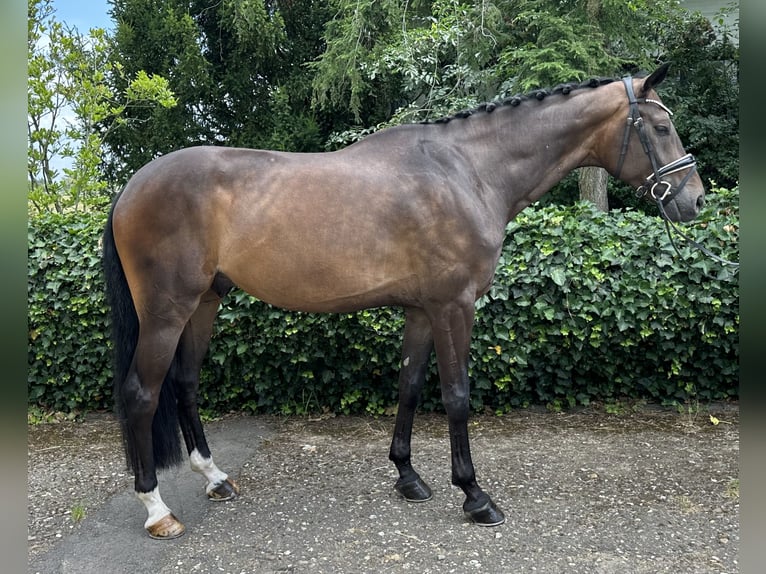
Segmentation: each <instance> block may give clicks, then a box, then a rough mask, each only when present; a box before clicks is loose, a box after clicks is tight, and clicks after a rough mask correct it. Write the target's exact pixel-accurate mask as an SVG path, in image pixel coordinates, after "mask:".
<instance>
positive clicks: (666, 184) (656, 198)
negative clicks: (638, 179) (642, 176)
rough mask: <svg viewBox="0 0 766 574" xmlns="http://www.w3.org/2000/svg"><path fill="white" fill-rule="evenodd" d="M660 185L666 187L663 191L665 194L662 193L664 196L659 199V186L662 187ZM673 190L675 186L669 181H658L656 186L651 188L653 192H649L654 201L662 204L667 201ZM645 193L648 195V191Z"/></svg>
mask: <svg viewBox="0 0 766 574" xmlns="http://www.w3.org/2000/svg"><path fill="white" fill-rule="evenodd" d="M660 185H664V186H665V190H664V191H663V193H662V195H661V196H659V197H657V192H656V190H657V186H660ZM642 187H643V186H642ZM671 189H673V186H672V184H671V183H670V182H669V181H658V182H657V183H655V184H654V185H652V188H651V190H650V191H649V194H650V195H651V196H652V198H653V199H654V201H659V202H662V201H664V200H665V198H666V197H667V196H668V195H670V190H671ZM644 193H646V191H644ZM642 195H643V194H642Z"/></svg>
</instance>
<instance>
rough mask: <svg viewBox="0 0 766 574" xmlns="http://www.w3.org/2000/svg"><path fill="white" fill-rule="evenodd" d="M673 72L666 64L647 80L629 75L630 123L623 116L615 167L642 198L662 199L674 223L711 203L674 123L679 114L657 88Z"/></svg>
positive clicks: (626, 88) (614, 171) (626, 87)
mask: <svg viewBox="0 0 766 574" xmlns="http://www.w3.org/2000/svg"><path fill="white" fill-rule="evenodd" d="M667 71H668V64H663V65H662V66H660V67H659V68H658V69H657V70H656V71H655V72H654V73H652V74H651V75H650V76H648V77H647V78H630V77H627V78H624V79H623V85H624V93H625V95H626V97H625V103H626V104H627V106H626V108H627V109H626V108H622V107H621V110H625V112H627V113H626V114H625V116H622V117H623V118H624V117H627V123H625V120H624V119H623V120H622V126H623V127H622V128H621V129H619V131H620V135H619V156H618V157H617V158H616V159H617V161H616V164H612V165H616V167H614V169H610V171H611V172H612V175H614V176H615V177H617V178H619V179H621V180H623V181H624V182H626V183H629V184H630V185H633V186H635V187H636V188H637V194H638V195H639V196H645V197H647V198H648V199H650V200H652V201H656V202H657V204H658V206H659V207H660V210H661V211H662V212H663V215H665V216H667V217H668V218H669V219H671V220H672V221H690V220H692V219H694V218H695V217H696V216H697V214H698V213H699V210H700V208H701V207H702V205H703V204H704V202H705V189H704V187H703V185H702V180H701V179H700V177H699V175H698V174H697V168H696V161H695V159H694V156H692V155H691V154H687V153H686V151H685V150H684V147H683V145H682V144H681V140H680V139H679V137H678V133H677V132H676V129H675V127H674V126H673V122H672V120H671V118H672V115H673V113H672V112H671V111H670V110H669V109H668V108H667V107H666V106H665V105H664V104H663V103H662V101H661V100H660V98H659V96H658V95H657V93H656V92H655V90H654V89H655V87H656V86H658V85H659V84H660V83H661V82H662V80H664V79H665V75H666V74H667ZM613 153H614V152H613ZM610 167H611V166H610Z"/></svg>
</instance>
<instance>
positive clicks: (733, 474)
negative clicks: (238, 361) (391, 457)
mask: <svg viewBox="0 0 766 574" xmlns="http://www.w3.org/2000/svg"><path fill="white" fill-rule="evenodd" d="M711 415H713V416H714V417H715V418H716V419H717V420H718V421H720V422H719V423H718V424H713V422H711V418H710V416H711ZM392 428H393V419H392V418H389V417H381V418H370V417H325V418H320V419H312V418H299V417H295V418H290V417H288V418H281V417H279V418H278V417H260V416H255V417H254V416H244V415H232V416H227V417H225V418H223V419H221V420H218V421H213V422H211V423H208V424H207V425H206V429H207V432H208V438H209V442H210V443H211V447H212V448H213V452H214V457H215V459H216V461H217V462H218V464H219V466H221V468H222V469H224V470H225V471H227V472H229V473H230V474H231V475H232V476H233V477H234V478H235V479H236V480H237V481H238V482H239V485H240V487H241V489H242V494H241V496H240V497H239V498H238V499H236V500H234V501H230V502H226V503H211V502H209V501H207V500H206V498H205V495H204V480H203V479H201V478H200V477H199V476H197V475H195V474H194V473H192V472H191V471H190V470H189V469H188V465H184V466H183V467H181V468H179V469H173V470H169V471H165V472H164V473H162V475H161V476H160V484H161V489H162V493H163V497H164V499H165V501H166V502H167V503H168V505H169V506H171V508H172V509H173V511H174V512H175V513H176V515H177V516H178V517H179V518H180V519H181V520H182V521H184V523H185V524H186V526H187V529H188V530H187V533H186V534H185V535H184V536H183V537H181V538H179V539H177V540H175V541H162V542H159V541H153V540H150V539H149V538H148V537H147V536H146V535H145V533H144V531H143V521H144V519H145V512H144V510H143V506H142V505H141V504H140V503H139V502H138V501H137V500H136V499H135V497H134V495H133V493H132V482H133V478H132V475H131V474H129V473H128V472H127V471H126V470H125V466H124V458H123V454H122V451H121V441H120V437H119V431H118V428H117V425H116V423H115V421H114V419H113V418H112V417H111V416H109V415H91V416H88V417H87V418H86V419H85V420H84V421H83V422H60V423H55V424H45V425H35V426H30V427H29V429H28V430H29V432H28V452H29V456H28V488H29V490H28V493H29V494H28V554H29V572H31V573H36V572H40V573H41V574H51V573H58V572H62V573H64V572H67V573H68V572H72V573H74V572H76V573H78V574H88V573H91V572H93V573H95V572H99V573H101V572H111V573H115V574H119V573H121V572H126V573H127V572H131V573H142V572H147V573H149V572H152V573H161V574H169V573H175V572H211V573H212V572H230V573H233V574H238V573H241V572H242V573H272V572H274V573H276V572H312V573H360V572H375V573H381V572H417V573H419V574H421V573H422V574H426V573H432V572H433V573H436V572H439V573H445V572H498V573H501V572H502V573H506V572H513V573H526V572H529V573H533V572H534V573H556V574H561V573H563V572H573V573H574V572H577V573H582V572H588V573H593V574H599V573H604V574H606V573H620V574H643V573H646V574H649V573H651V574H658V573H668V574H670V573H672V574H683V573H690V574H691V573H693V574H707V573H710V574H721V573H726V574H732V573H734V572H738V571H739V569H738V563H737V555H738V547H739V478H738V477H739V468H738V456H739V411H738V408H737V407H736V406H733V405H713V406H709V407H702V408H701V409H699V410H697V411H695V412H693V413H683V414H679V413H677V412H675V411H669V410H664V409H658V408H649V407H645V408H642V409H639V410H637V411H631V412H628V413H624V414H619V415H610V414H606V413H604V412H603V411H599V410H596V409H584V410H578V411H576V412H568V413H559V414H556V413H550V412H546V411H542V410H525V411H517V412H514V413H511V414H509V415H505V416H502V417H495V416H474V417H472V419H471V422H470V429H471V438H472V452H473V455H474V463H475V465H476V468H477V476H478V479H479V483H480V484H481V485H482V486H483V487H484V488H485V490H487V491H488V492H489V493H490V494H491V495H492V496H493V499H494V500H495V502H496V503H497V504H498V505H499V506H500V507H501V508H502V509H503V511H504V512H505V514H506V516H507V518H508V520H507V522H506V523H505V524H504V525H502V526H500V527H496V528H481V527H478V526H475V525H473V524H470V523H468V522H466V521H465V519H464V518H463V516H462V511H461V504H462V501H463V496H462V492H460V491H459V490H458V489H456V488H454V487H452V486H451V485H450V484H449V477H450V462H449V440H448V438H447V429H446V419H445V417H444V416H441V415H422V416H419V417H418V418H417V419H416V422H415V431H414V437H413V462H414V464H415V466H416V468H417V469H418V471H419V472H420V474H421V476H422V477H423V478H424V480H426V481H427V482H428V483H429V484H430V486H431V487H432V489H433V491H434V499H433V500H431V501H430V502H427V503H424V504H407V503H406V502H404V501H402V500H401V499H399V498H398V496H397V495H396V493H395V492H394V491H393V489H392V486H393V483H394V481H395V479H396V471H395V469H394V467H393V465H392V464H391V463H389V461H388V460H387V454H388V446H389V441H390V432H391V430H392Z"/></svg>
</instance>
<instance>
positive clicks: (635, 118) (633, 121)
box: [616, 76, 739, 268]
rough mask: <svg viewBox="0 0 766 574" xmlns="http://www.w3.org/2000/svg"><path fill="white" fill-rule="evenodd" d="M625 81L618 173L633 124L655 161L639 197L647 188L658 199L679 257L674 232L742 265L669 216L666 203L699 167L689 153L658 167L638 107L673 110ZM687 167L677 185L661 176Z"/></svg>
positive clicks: (702, 248) (710, 254) (704, 249)
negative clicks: (625, 114) (627, 108)
mask: <svg viewBox="0 0 766 574" xmlns="http://www.w3.org/2000/svg"><path fill="white" fill-rule="evenodd" d="M622 83H623V84H624V85H625V91H626V92H627V94H628V103H629V105H630V111H629V112H628V119H627V123H626V126H625V134H624V135H623V138H622V147H621V148H620V159H619V162H618V163H617V174H616V177H619V175H620V172H621V171H622V166H623V163H624V162H625V156H626V155H627V153H628V143H629V141H630V130H631V128H634V129H635V130H636V132H637V133H638V139H639V141H640V142H641V147H642V148H643V149H644V153H646V155H647V156H648V157H649V161H650V162H651V164H652V172H653V173H651V174H650V175H649V176H648V177H647V178H646V179H645V180H644V183H643V185H641V186H640V187H639V188H638V189H637V190H636V197H643V196H645V195H646V194H647V192H648V193H649V195H650V196H651V198H652V199H653V200H654V201H655V203H657V208H658V209H659V211H660V216H661V217H662V219H663V221H664V222H665V229H666V231H667V233H668V239H669V240H670V244H671V245H672V246H673V249H675V251H676V253H678V255H679V257H683V256H682V255H681V252H680V251H679V249H678V247H677V246H676V243H675V241H673V234H672V232H675V233H676V234H678V235H679V236H680V237H681V238H683V240H684V241H686V243H687V244H689V245H691V246H692V247H694V248H696V249H699V250H700V251H701V252H702V253H704V254H705V255H707V256H708V257H710V258H711V259H713V260H715V261H718V262H719V263H721V264H723V265H732V266H736V267H737V268H739V262H736V261H729V260H727V259H723V258H722V257H719V256H718V255H716V254H715V253H713V252H712V251H710V250H709V249H707V248H706V247H705V246H704V245H702V244H701V243H699V242H697V241H695V240H694V239H692V238H691V237H690V236H689V235H688V234H687V233H684V232H683V231H682V230H681V228H679V227H678V225H676V224H675V223H674V222H673V221H671V219H670V217H668V214H667V213H666V212H665V205H667V204H668V203H669V202H670V201H671V200H672V199H673V198H674V197H675V196H676V195H678V194H679V193H680V192H681V190H682V189H683V187H684V186H685V185H686V182H688V181H689V178H691V176H692V175H693V174H694V173H695V172H696V171H697V160H696V159H695V158H694V156H693V155H692V154H690V153H687V154H686V155H685V156H683V157H681V158H679V159H677V160H675V161H671V162H670V163H667V164H665V165H663V166H661V167H658V161H657V156H656V155H655V153H654V148H653V147H652V143H651V141H650V140H649V136H648V135H647V134H646V129H645V126H644V120H643V118H642V117H641V113H640V111H639V109H638V104H654V105H656V106H659V107H660V108H662V109H663V110H665V111H666V112H667V113H668V115H670V116H672V115H673V112H671V111H670V110H669V109H668V108H667V107H666V106H665V105H664V104H662V102H659V101H657V100H652V99H649V98H636V95H635V92H634V91H633V81H632V79H631V77H630V76H626V77H624V78H623V79H622ZM684 169H688V170H689V172H688V173H687V174H686V176H684V178H683V179H682V180H681V183H680V184H679V185H678V186H677V187H675V188H674V187H673V184H671V183H670V182H669V181H664V180H663V179H662V178H663V177H664V176H667V175H670V174H671V173H676V172H679V171H682V170H684ZM663 187H664V189H663Z"/></svg>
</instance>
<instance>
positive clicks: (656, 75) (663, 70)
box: [639, 62, 670, 98]
mask: <svg viewBox="0 0 766 574" xmlns="http://www.w3.org/2000/svg"><path fill="white" fill-rule="evenodd" d="M669 67H670V62H665V63H664V64H662V66H660V67H659V68H657V69H656V70H654V72H652V75H651V76H649V77H648V78H646V79H645V80H644V85H643V86H642V87H641V93H640V95H639V97H642V98H643V97H645V96H646V94H648V93H649V92H650V91H651V90H652V88H656V87H657V86H659V85H660V84H661V83H662V80H664V79H665V76H666V75H667V74H668V68H669Z"/></svg>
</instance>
